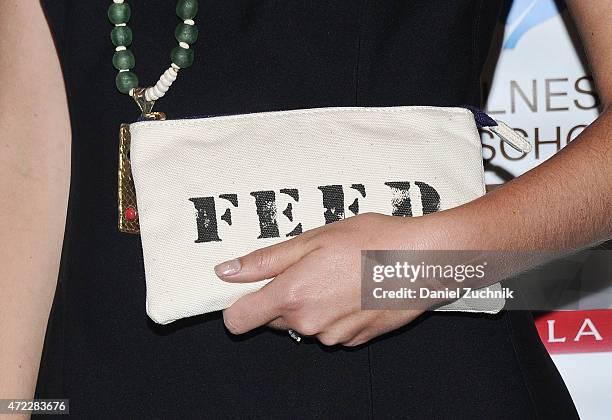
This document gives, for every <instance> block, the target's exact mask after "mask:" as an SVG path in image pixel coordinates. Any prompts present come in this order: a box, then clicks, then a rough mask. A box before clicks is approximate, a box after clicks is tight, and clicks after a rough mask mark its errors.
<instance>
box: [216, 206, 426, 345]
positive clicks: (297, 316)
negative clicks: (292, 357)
mask: <svg viewBox="0 0 612 420" xmlns="http://www.w3.org/2000/svg"><path fill="white" fill-rule="evenodd" d="M424 219H426V218H419V219H408V218H403V217H393V216H384V215H380V214H374V213H371V214H363V215H359V216H355V217H351V218H348V219H345V220H342V221H338V222H335V223H332V224H329V225H326V226H324V227H321V228H318V229H314V230H311V231H307V232H305V233H304V234H302V235H300V236H298V237H296V238H294V239H291V240H289V241H286V242H282V243H280V244H277V245H273V246H270V247H267V248H262V249H259V250H257V251H255V252H252V253H250V254H248V255H246V256H244V257H242V258H239V259H236V260H232V261H228V262H225V263H222V264H219V265H218V266H217V267H216V269H215V270H216V272H217V275H218V276H219V277H220V278H221V279H223V280H225V281H228V282H240V283H241V282H254V281H259V280H264V279H268V278H273V280H272V281H271V282H269V283H268V284H266V286H264V287H263V288H262V289H261V290H259V291H257V292H254V293H251V294H249V295H246V296H244V297H242V298H241V299H239V300H238V301H237V302H235V303H234V304H233V305H232V306H231V307H229V308H227V309H226V310H225V311H224V313H223V317H224V320H225V325H226V326H227V328H228V329H229V330H230V332H232V333H234V334H242V333H245V332H248V331H250V330H252V329H254V328H257V327H259V326H262V325H269V326H272V327H274V328H280V329H293V330H295V331H297V332H299V333H300V334H303V335H307V336H316V338H317V339H319V341H321V343H323V344H325V345H335V344H343V345H345V346H356V345H360V344H363V343H365V342H367V341H369V340H371V339H372V338H374V337H377V336H379V335H381V334H384V333H386V332H389V331H392V330H394V329H396V328H399V327H401V326H403V325H405V324H407V323H408V322H410V321H411V320H413V319H414V318H416V317H417V316H418V315H420V314H421V313H422V312H423V311H422V310H402V311H400V310H377V311H365V310H363V311H362V310H361V272H360V269H361V250H364V249H379V250H382V249H402V248H404V249H405V248H406V246H407V244H410V246H409V247H408V248H409V249H428V247H429V246H430V245H429V244H426V243H424V242H423V239H424V238H426V237H429V238H431V236H427V235H422V234H420V233H419V231H420V230H421V224H422V223H421V222H420V220H424ZM407 238H408V239H407ZM409 238H414V240H413V241H411V240H410V239H409ZM417 240H420V241H421V242H420V243H419V242H417Z"/></svg>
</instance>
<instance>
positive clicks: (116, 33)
mask: <svg viewBox="0 0 612 420" xmlns="http://www.w3.org/2000/svg"><path fill="white" fill-rule="evenodd" d="M111 41H113V45H114V46H115V47H121V46H123V47H129V46H130V45H131V44H132V30H131V29H130V27H129V26H115V27H114V28H113V30H112V31H111Z"/></svg>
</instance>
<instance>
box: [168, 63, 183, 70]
mask: <svg viewBox="0 0 612 420" xmlns="http://www.w3.org/2000/svg"><path fill="white" fill-rule="evenodd" d="M170 67H172V68H173V69H174V70H180V69H181V68H180V67H179V66H177V65H176V64H174V63H172V64H170Z"/></svg>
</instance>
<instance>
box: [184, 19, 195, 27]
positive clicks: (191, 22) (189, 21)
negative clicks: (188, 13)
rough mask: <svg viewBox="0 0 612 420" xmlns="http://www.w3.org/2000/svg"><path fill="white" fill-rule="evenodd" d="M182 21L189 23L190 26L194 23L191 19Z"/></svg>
mask: <svg viewBox="0 0 612 420" xmlns="http://www.w3.org/2000/svg"><path fill="white" fill-rule="evenodd" d="M183 23H184V24H185V25H191V26H193V25H195V22H194V21H193V19H187V20H184V21H183Z"/></svg>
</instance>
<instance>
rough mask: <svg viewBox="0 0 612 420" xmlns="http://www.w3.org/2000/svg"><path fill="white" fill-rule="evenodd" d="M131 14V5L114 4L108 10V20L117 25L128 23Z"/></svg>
mask: <svg viewBox="0 0 612 420" xmlns="http://www.w3.org/2000/svg"><path fill="white" fill-rule="evenodd" d="M131 14H132V12H131V10H130V5H129V4H127V3H113V4H111V5H110V6H109V8H108V20H110V21H111V23H114V24H115V25H118V24H120V23H127V22H128V21H129V20H130V15H131Z"/></svg>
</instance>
